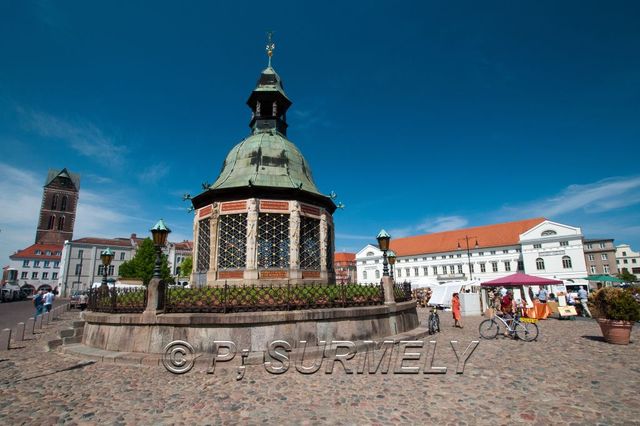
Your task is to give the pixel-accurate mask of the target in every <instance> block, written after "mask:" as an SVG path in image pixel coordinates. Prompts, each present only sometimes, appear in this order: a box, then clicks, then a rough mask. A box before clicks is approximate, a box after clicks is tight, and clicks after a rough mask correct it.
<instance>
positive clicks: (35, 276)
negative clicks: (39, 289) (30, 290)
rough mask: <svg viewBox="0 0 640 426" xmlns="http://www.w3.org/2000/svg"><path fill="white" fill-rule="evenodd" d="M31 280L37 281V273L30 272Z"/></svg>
mask: <svg viewBox="0 0 640 426" xmlns="http://www.w3.org/2000/svg"><path fill="white" fill-rule="evenodd" d="M31 279H32V280H37V279H38V273H37V272H32V273H31Z"/></svg>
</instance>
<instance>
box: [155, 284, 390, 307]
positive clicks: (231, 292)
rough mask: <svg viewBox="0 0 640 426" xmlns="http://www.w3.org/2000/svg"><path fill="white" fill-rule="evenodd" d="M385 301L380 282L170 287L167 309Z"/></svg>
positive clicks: (365, 303)
mask: <svg viewBox="0 0 640 426" xmlns="http://www.w3.org/2000/svg"><path fill="white" fill-rule="evenodd" d="M382 304H384V290H383V288H382V286H381V285H378V284H368V285H359V284H298V285H287V286H269V285H258V286H229V285H226V284H225V285H224V286H223V287H202V288H169V289H167V292H166V300H165V305H164V307H165V312H220V313H226V312H251V311H293V310H300V309H320V308H346V307H355V306H370V305H382Z"/></svg>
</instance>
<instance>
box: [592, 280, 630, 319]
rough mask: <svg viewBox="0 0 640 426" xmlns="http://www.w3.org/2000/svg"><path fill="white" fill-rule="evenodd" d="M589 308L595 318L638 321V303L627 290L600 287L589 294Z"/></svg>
mask: <svg viewBox="0 0 640 426" xmlns="http://www.w3.org/2000/svg"><path fill="white" fill-rule="evenodd" d="M589 309H590V310H591V311H592V314H593V316H594V317H596V318H603V319H610V320H616V321H640V303H638V301H637V300H636V299H635V298H634V297H633V294H632V293H631V291H629V290H623V289H620V288H613V287H605V288H601V289H600V290H598V291H597V292H595V293H593V294H591V295H590V296H589Z"/></svg>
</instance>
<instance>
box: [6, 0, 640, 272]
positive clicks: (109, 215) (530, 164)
mask: <svg viewBox="0 0 640 426" xmlns="http://www.w3.org/2000/svg"><path fill="white" fill-rule="evenodd" d="M183 3H186V4H183ZM306 3H307V2H269V3H264V2H255V3H251V2H204V1H203V2H195V1H194V2H159V1H156V2H134V1H127V2H85V1H65V2H55V1H21V2H0V52H2V54H0V154H1V155H0V205H2V209H1V211H0V261H2V262H3V263H4V262H6V261H7V260H8V255H9V254H10V253H11V252H13V251H14V250H16V249H19V248H24V247H25V246H28V245H29V244H31V243H32V242H33V238H34V237H35V228H36V222H37V212H38V209H39V206H40V197H41V193H42V185H43V183H44V179H45V176H46V174H47V170H48V169H49V168H62V167H67V168H68V169H69V170H71V171H73V172H76V173H79V174H81V176H82V189H81V194H80V204H79V212H78V218H77V222H76V230H75V234H74V237H75V238H80V237H85V236H107V237H117V236H128V235H129V234H130V233H133V232H135V233H137V234H138V235H146V234H148V229H149V228H150V227H151V226H153V224H154V223H155V222H156V221H157V219H158V218H160V217H162V218H164V219H165V221H166V222H167V224H168V225H169V226H170V227H171V228H172V229H173V230H174V232H173V234H172V235H171V237H170V239H172V240H182V239H191V238H192V236H191V229H192V214H191V213H187V211H186V208H187V203H184V202H182V201H181V195H182V194H183V193H185V192H189V193H191V194H193V195H195V194H197V193H199V192H200V185H201V183H202V182H204V181H209V182H212V181H213V180H215V178H216V177H217V175H218V173H219V171H220V168H221V165H222V162H223V160H224V157H225V155H226V153H227V152H228V151H229V150H230V149H231V148H232V147H233V146H234V145H235V144H236V143H238V142H239V141H240V140H241V139H242V138H244V137H245V136H246V135H247V134H248V132H249V129H248V122H249V119H250V111H249V109H248V108H247V107H246V105H245V101H246V99H247V98H248V96H249V94H250V91H251V90H252V89H253V87H254V85H255V83H256V80H257V78H258V76H259V73H260V71H261V70H262V69H263V68H264V67H265V66H266V57H265V54H264V45H265V32H266V31H268V30H275V36H274V38H275V41H276V52H275V56H274V62H273V63H274V67H275V68H276V70H277V71H278V72H279V74H280V76H281V77H282V78H283V80H284V83H285V88H286V90H287V94H288V95H289V97H290V98H291V99H292V100H293V106H292V107H291V109H290V113H289V114H288V121H289V125H290V127H289V137H290V139H291V140H292V141H293V142H294V143H296V144H297V145H298V147H299V148H300V149H301V150H302V152H303V153H304V155H305V157H306V158H307V160H308V162H309V163H310V164H311V167H312V169H313V173H314V178H315V181H316V184H317V186H318V187H319V188H320V190H322V191H323V192H325V193H329V192H330V191H335V192H336V193H337V194H338V201H340V202H342V203H344V204H345V206H346V207H345V209H343V210H338V211H337V212H336V213H335V215H334V218H335V222H336V249H337V250H347V251H357V250H358V249H360V248H362V247H363V246H364V244H366V243H368V242H372V241H374V237H375V235H376V234H377V232H378V230H379V229H380V228H386V229H387V230H388V231H389V232H390V234H391V235H392V237H400V236H405V235H413V234H420V233H426V232H434V231H440V230H446V229H453V228H459V227H465V226H475V225H483V224H489V223H496V222H501V221H509V220H518V219H523V218H529V217H536V216H546V217H548V218H550V219H552V220H556V221H560V222H563V223H568V224H571V225H575V226H580V227H581V228H582V230H583V232H584V234H585V235H586V236H587V237H613V238H615V239H616V243H618V244H620V243H630V244H632V246H634V247H635V248H636V249H638V248H640V223H639V221H638V218H639V217H640V215H639V212H640V209H639V206H640V168H639V167H638V159H639V158H640V155H639V154H640V148H639V146H640V144H639V143H638V141H639V140H640V85H639V84H638V83H639V82H640V51H639V50H640V26H639V25H638V22H640V4H638V3H637V2H632V1H629V2H619V1H615V2H601V1H598V2H589V1H579V2H578V1H575V2H574V1H564V2H552V1H535V2H534V1H529V2H527V1H523V2H491V1H486V2H477V1H458V2H444V1H442V2H424V1H408V2H400V3H398V2H370V1H367V2H337V1H336V2H334V1H325V2H314V3H313V4H311V5H310V4H306Z"/></svg>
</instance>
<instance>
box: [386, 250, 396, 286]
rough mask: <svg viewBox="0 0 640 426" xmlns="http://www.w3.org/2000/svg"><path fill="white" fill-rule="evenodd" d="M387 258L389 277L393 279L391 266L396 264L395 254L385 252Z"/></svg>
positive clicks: (391, 251)
mask: <svg viewBox="0 0 640 426" xmlns="http://www.w3.org/2000/svg"><path fill="white" fill-rule="evenodd" d="M387 258H388V259H389V265H390V266H391V271H390V276H391V279H393V265H395V264H396V253H395V252H394V251H393V250H389V251H388V252H387Z"/></svg>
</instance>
